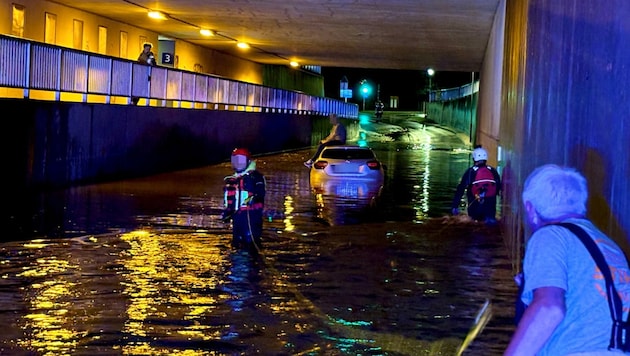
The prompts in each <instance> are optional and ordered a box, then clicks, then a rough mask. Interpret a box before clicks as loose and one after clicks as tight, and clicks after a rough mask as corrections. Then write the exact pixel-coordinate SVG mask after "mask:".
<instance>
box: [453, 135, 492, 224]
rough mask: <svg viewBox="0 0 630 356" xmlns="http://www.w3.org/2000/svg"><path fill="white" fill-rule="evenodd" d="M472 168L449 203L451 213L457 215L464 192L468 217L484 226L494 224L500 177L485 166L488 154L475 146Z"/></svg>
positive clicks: (465, 173)
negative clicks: (484, 224) (482, 223)
mask: <svg viewBox="0 0 630 356" xmlns="http://www.w3.org/2000/svg"><path fill="white" fill-rule="evenodd" d="M472 158H473V162H474V164H473V166H472V167H469V168H468V169H467V170H466V172H464V175H463V176H462V179H461V180H460V181H459V184H458V185H457V190H456V191H455V195H454V196H453V202H452V203H451V213H452V214H453V215H459V204H460V202H461V200H462V196H463V195H464V191H465V192H466V200H467V201H468V209H467V210H468V216H470V217H471V218H472V219H473V220H476V221H483V222H485V223H486V224H490V225H492V224H496V222H497V221H496V214H497V195H498V194H500V193H501V176H500V175H499V172H497V170H496V169H495V168H494V167H491V166H489V165H487V164H486V162H487V160H488V152H487V151H486V150H485V149H483V148H482V147H481V146H477V147H476V148H475V149H474V150H473V152H472Z"/></svg>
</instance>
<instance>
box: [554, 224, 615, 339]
mask: <svg viewBox="0 0 630 356" xmlns="http://www.w3.org/2000/svg"><path fill="white" fill-rule="evenodd" d="M554 225H559V226H562V227H564V228H567V229H569V230H570V231H571V232H572V233H573V234H575V236H577V237H578V238H579V239H580V241H582V243H583V244H584V246H585V247H586V249H587V250H588V252H589V253H590V254H591V256H592V257H593V260H595V263H596V264H597V268H599V270H600V271H601V272H602V274H603V275H604V279H605V280H606V293H607V295H608V298H607V299H608V307H609V309H610V315H611V317H612V319H613V326H612V332H611V335H610V345H608V349H623V341H624V340H623V335H624V332H623V330H620V328H623V326H622V325H621V323H622V319H623V305H622V304H621V299H620V298H619V294H617V289H616V288H615V284H614V282H613V278H612V275H611V274H610V267H609V266H608V263H606V259H605V258H604V255H603V254H602V252H601V251H600V250H599V248H598V247H597V244H596V243H595V241H593V239H592V238H591V237H590V236H589V234H587V233H586V231H584V229H582V228H581V227H579V226H578V225H576V224H572V223H558V224H554Z"/></svg>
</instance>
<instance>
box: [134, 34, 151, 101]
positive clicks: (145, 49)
mask: <svg viewBox="0 0 630 356" xmlns="http://www.w3.org/2000/svg"><path fill="white" fill-rule="evenodd" d="M152 47H153V45H152V44H150V43H148V42H147V43H145V44H144V45H143V46H142V52H140V55H139V56H138V63H141V64H146V65H148V66H151V67H152V66H155V65H156V64H157V63H156V61H155V55H154V54H153V52H152V51H151V48H152ZM147 71H148V72H147V79H148V80H149V81H151V68H147ZM131 101H132V103H133V104H134V105H138V101H140V98H139V97H137V96H133V97H131Z"/></svg>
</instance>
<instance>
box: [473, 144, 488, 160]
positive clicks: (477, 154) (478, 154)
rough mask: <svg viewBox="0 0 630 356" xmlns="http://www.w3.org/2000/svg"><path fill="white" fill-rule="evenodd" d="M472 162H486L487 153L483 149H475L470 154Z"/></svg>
mask: <svg viewBox="0 0 630 356" xmlns="http://www.w3.org/2000/svg"><path fill="white" fill-rule="evenodd" d="M472 157H473V161H475V162H478V161H487V160H488V152H487V151H486V150H484V149H483V148H481V147H479V148H475V149H474V150H473V152H472Z"/></svg>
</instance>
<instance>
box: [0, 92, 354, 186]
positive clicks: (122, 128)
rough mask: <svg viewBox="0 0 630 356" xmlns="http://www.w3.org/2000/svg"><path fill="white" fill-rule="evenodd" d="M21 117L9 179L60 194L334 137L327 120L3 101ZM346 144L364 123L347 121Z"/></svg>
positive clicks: (13, 133)
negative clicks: (242, 151) (236, 153)
mask: <svg viewBox="0 0 630 356" xmlns="http://www.w3.org/2000/svg"><path fill="white" fill-rule="evenodd" d="M0 110H2V111H4V112H14V113H18V114H17V115H16V118H17V119H16V120H14V121H15V124H14V125H15V126H14V128H13V129H11V130H6V131H5V132H4V137H3V140H2V143H3V145H4V146H5V147H4V152H11V155H10V156H9V157H8V158H7V159H6V160H5V167H6V172H7V173H6V174H7V176H6V178H8V179H9V181H10V183H11V184H14V185H16V186H25V187H42V188H48V187H62V186H69V185H76V184H81V183H91V182H101V181H108V180H115V179H124V178H130V177H137V176H146V175H151V174H156V173H161V172H167V171H174V170H180V169H187V168H194V167H199V166H203V165H208V164H215V163H219V162H224V161H227V160H229V157H230V153H231V151H232V150H233V149H234V148H235V147H247V148H249V150H250V151H251V152H252V154H253V155H260V154H268V153H273V152H280V151H287V150H298V149H304V148H308V147H311V146H313V145H314V144H317V142H319V140H320V139H321V138H323V137H325V136H327V135H328V133H329V132H330V123H329V120H328V117H327V116H317V115H297V114H278V113H273V114H272V113H256V112H235V111H216V110H190V109H173V108H156V107H136V106H126V105H106V104H83V103H63V102H47V101H33V100H2V101H0ZM342 122H344V124H345V125H346V126H347V127H348V139H349V141H352V140H356V138H357V137H358V133H359V124H358V121H356V120H347V119H342Z"/></svg>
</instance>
